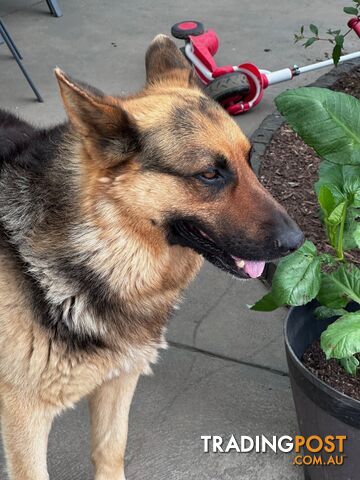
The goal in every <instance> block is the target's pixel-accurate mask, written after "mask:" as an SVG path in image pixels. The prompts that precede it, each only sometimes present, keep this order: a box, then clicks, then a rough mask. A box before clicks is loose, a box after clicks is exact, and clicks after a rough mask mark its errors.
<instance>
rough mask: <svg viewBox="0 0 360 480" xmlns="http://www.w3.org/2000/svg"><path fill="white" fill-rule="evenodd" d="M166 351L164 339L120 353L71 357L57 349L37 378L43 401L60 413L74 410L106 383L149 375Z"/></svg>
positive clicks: (74, 355) (75, 355)
mask: <svg viewBox="0 0 360 480" xmlns="http://www.w3.org/2000/svg"><path fill="white" fill-rule="evenodd" d="M163 348H166V342H165V340H164V337H162V338H161V340H160V341H159V342H158V343H151V344H147V345H142V346H128V347H127V348H126V349H123V351H122V352H121V353H119V352H117V353H111V352H103V353H101V352H100V353H99V352H97V353H95V354H79V353H78V354H73V355H71V354H69V353H67V354H64V353H62V352H61V351H59V349H58V348H57V347H54V348H53V349H52V351H51V353H50V356H49V361H48V364H47V367H46V368H45V369H44V370H43V373H42V375H41V377H40V378H39V379H38V380H39V391H40V395H41V399H42V400H43V401H45V402H47V403H50V404H52V405H54V406H55V407H56V408H59V409H60V410H61V409H63V408H69V407H72V406H74V404H75V403H76V402H78V401H79V400H80V399H81V398H82V397H84V396H87V395H89V394H90V393H91V392H92V391H93V390H94V389H95V388H96V387H98V386H100V385H102V384H103V383H104V382H107V381H110V380H113V379H114V378H117V377H121V375H125V374H128V373H132V372H134V373H135V372H136V373H139V374H145V375H146V374H150V373H151V365H152V364H154V363H156V361H157V359H158V352H159V349H163ZM33 373H35V372H33Z"/></svg>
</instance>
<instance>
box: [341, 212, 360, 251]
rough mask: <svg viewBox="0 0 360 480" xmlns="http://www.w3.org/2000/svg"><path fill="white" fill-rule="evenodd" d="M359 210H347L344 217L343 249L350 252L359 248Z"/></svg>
mask: <svg viewBox="0 0 360 480" xmlns="http://www.w3.org/2000/svg"><path fill="white" fill-rule="evenodd" d="M359 219H360V210H359V209H356V208H349V209H348V211H347V215H346V222H345V229H344V237H343V248H344V249H345V250H352V249H354V248H360V221H359Z"/></svg>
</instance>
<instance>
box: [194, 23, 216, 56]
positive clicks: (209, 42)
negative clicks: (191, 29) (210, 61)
mask: <svg viewBox="0 0 360 480" xmlns="http://www.w3.org/2000/svg"><path fill="white" fill-rule="evenodd" d="M191 40H192V43H193V44H196V45H198V46H200V45H201V46H202V47H204V48H206V49H208V50H209V52H210V54H211V55H212V56H214V55H215V53H216V52H217V51H218V48H219V39H218V37H217V35H216V33H215V32H214V30H210V29H209V30H208V31H207V32H205V33H203V34H202V35H199V36H198V37H191Z"/></svg>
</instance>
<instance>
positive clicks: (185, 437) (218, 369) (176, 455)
mask: <svg viewBox="0 0 360 480" xmlns="http://www.w3.org/2000/svg"><path fill="white" fill-rule="evenodd" d="M59 3H60V4H61V7H62V10H63V14H64V16H63V17H62V18H60V19H56V18H53V17H51V16H50V15H49V13H48V9H47V6H46V3H45V1H34V0H2V1H1V2H0V16H1V17H2V18H3V20H4V21H5V22H6V24H7V26H8V28H9V30H10V32H11V33H12V35H13V37H14V39H15V41H16V42H17V45H18V47H19V48H20V50H21V52H22V54H23V56H24V61H25V63H26V65H27V67H28V69H29V72H30V74H31V76H32V77H33V80H34V81H35V82H36V84H37V86H38V88H39V89H40V91H41V93H42V94H43V96H44V98H45V103H44V104H39V103H37V102H36V101H35V100H34V97H33V95H32V92H31V90H30V88H29V87H28V85H27V84H26V82H25V79H24V78H23V77H22V74H21V73H20V71H19V69H18V67H17V66H16V63H15V62H14V61H13V60H12V59H11V57H10V56H9V54H8V51H7V49H6V47H5V46H4V45H2V46H0V85H1V88H0V105H1V106H2V107H6V108H9V109H11V110H13V111H15V112H18V113H19V114H20V115H22V116H24V117H25V118H27V119H29V120H31V121H33V122H36V123H38V124H42V125H49V124H53V123H56V122H58V121H60V120H62V119H63V118H64V111H63V108H62V105H61V102H60V98H59V94H58V90H57V86H56V82H55V79H54V76H53V73H52V70H53V68H54V66H56V65H59V66H60V67H61V68H63V69H64V70H65V71H66V72H68V73H69V74H71V75H73V76H74V77H75V78H79V79H82V80H86V81H87V82H88V83H91V84H94V85H95V86H98V87H99V88H101V89H103V90H104V91H107V92H109V93H118V94H122V93H128V92H131V91H133V90H135V89H136V88H139V87H141V85H142V84H143V81H144V75H145V72H144V54H145V50H146V48H147V46H148V44H149V43H150V41H151V39H152V38H153V37H154V36H155V34H157V33H159V32H162V33H169V31H170V27H171V25H172V24H173V23H175V22H177V21H180V20H182V19H188V18H193V19H198V20H201V21H203V22H204V23H205V25H207V26H209V27H212V28H214V29H215V30H216V31H217V32H218V34H219V37H220V52H219V53H218V55H217V59H218V62H219V64H221V63H222V64H226V63H241V62H243V61H246V60H251V61H253V62H255V63H257V64H258V65H259V66H261V67H262V68H269V69H278V68H282V67H285V66H288V65H292V64H294V63H297V64H299V65H302V64H306V63H310V62H311V61H314V60H316V58H322V57H321V53H320V52H322V51H323V48H324V45H321V46H316V47H315V48H313V49H310V50H307V51H305V50H304V49H302V48H300V47H299V46H294V45H293V43H292V34H293V33H294V32H295V31H297V29H298V27H299V26H300V25H302V24H308V23H310V21H311V22H313V23H316V24H318V25H319V27H326V28H327V27H335V26H340V25H341V23H343V24H344V23H345V18H344V15H342V14H341V6H340V5H339V3H338V2H337V1H336V0H330V1H329V2H326V8H325V7H324V2H322V1H321V0H303V1H300V2H287V1H286V0H273V1H272V2H271V4H270V3H269V4H266V3H264V2H263V1H262V0H243V1H242V2H239V1H238V0H220V1H218V2H205V1H204V0H200V1H198V2H194V1H190V0H183V1H182V2H175V1H173V0H171V1H169V0H156V1H152V2H146V1H145V0H133V1H131V2H130V1H128V2H117V1H115V0H102V1H101V2H99V0H78V1H76V2H75V1H73V0H59ZM324 10H325V12H324ZM324 13H326V15H324ZM355 42H356V40H355V39H354V40H353V41H350V44H349V49H350V50H351V48H352V47H355ZM179 45H180V43H179ZM269 49H270V51H268V52H267V51H265V50H269ZM321 73H322V72H320V73H317V74H308V75H304V76H302V77H301V78H299V79H298V80H297V81H294V82H293V83H292V84H290V83H287V84H282V85H279V86H276V87H273V88H271V89H269V90H268V91H267V92H266V93H265V99H264V100H263V102H262V103H261V105H260V106H259V107H258V108H257V109H255V110H253V111H252V112H250V113H248V114H246V115H245V116H242V117H238V118H237V121H238V123H239V124H240V126H241V127H242V128H243V129H244V131H245V132H246V133H247V134H251V133H252V132H253V131H254V130H255V129H256V128H257V127H258V126H259V124H260V123H261V121H262V119H263V118H264V117H265V116H266V115H267V114H269V113H270V112H271V111H273V109H274V104H273V99H274V97H275V96H276V95H277V94H278V93H279V92H280V91H281V90H283V89H285V88H289V87H294V86H299V85H304V84H308V83H310V82H311V81H313V80H314V79H315V78H316V77H317V76H319V75H320V74H321ZM264 292H265V287H264V286H263V284H262V283H261V282H259V281H249V282H241V281H237V280H235V279H233V278H232V277H230V276H227V275H225V274H224V273H222V272H220V271H219V270H216V269H215V268H213V267H212V266H210V265H206V266H205V267H204V268H203V270H202V272H201V274H200V275H199V277H198V278H197V280H196V281H195V282H194V283H193V284H192V286H191V287H190V288H189V289H188V291H187V292H186V293H185V296H184V297H185V298H184V301H183V303H182V306H181V309H180V311H179V312H178V313H177V315H176V316H175V317H174V318H173V319H172V320H171V322H170V325H169V330H168V340H170V342H171V344H172V345H173V346H172V347H171V348H170V350H169V351H167V352H166V353H164V354H162V358H161V362H160V363H159V365H157V366H156V367H155V369H154V372H155V375H154V377H152V378H143V379H142V380H141V382H140V385H139V388H138V390H137V393H136V396H135V401H134V405H133V408H132V412H131V422H130V435H129V448H128V453H127V472H128V480H138V479H141V480H153V479H155V478H156V479H157V480H160V479H173V480H180V479H190V480H195V479H209V480H210V479H211V480H217V479H225V480H228V479H229V480H230V479H240V478H241V479H242V480H257V479H264V480H282V479H284V480H285V479H286V480H299V479H300V478H302V472H301V470H300V469H299V467H293V466H292V465H291V455H288V454H278V455H270V454H236V453H229V454H223V455H222V454H211V455H208V454H204V453H203V452H202V444H201V441H200V436H201V435H207V434H218V435H223V436H225V437H229V436H230V435H231V434H232V433H234V434H235V435H240V434H243V435H259V434H267V435H270V436H271V435H286V434H293V433H294V432H295V431H296V420H295V413H294V408H293V403H292V399H291V393H290V388H289V382H288V378H287V377H286V374H285V372H286V364H285V359H284V349H283V338H282V321H283V318H284V315H285V311H284V310H279V311H277V312H276V313H273V314H270V315H267V316H264V315H261V314H255V313H251V312H249V311H248V309H247V307H246V305H247V304H251V303H253V302H254V301H255V300H256V299H258V298H259V297H260V296H261V295H262V294H263V293H264ZM49 450H50V454H49V468H50V477H51V479H52V480H60V479H61V480H68V479H69V480H70V479H71V480H85V479H89V478H90V474H91V466H90V463H89V460H88V458H89V429H88V416H87V410H86V407H85V404H84V403H81V404H80V405H79V406H78V407H77V408H76V410H74V411H71V412H67V413H66V414H64V415H63V416H62V417H61V418H59V419H58V420H57V421H56V424H55V427H54V429H53V431H52V434H51V439H50V449H49ZM0 464H2V466H3V464H4V461H3V457H0Z"/></svg>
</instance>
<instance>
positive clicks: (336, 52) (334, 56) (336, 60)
mask: <svg viewBox="0 0 360 480" xmlns="http://www.w3.org/2000/svg"><path fill="white" fill-rule="evenodd" d="M341 52H342V47H341V45H339V44H336V45H335V46H334V48H333V51H332V59H333V61H334V65H335V66H336V65H337V64H338V63H339V60H340V57H341Z"/></svg>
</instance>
